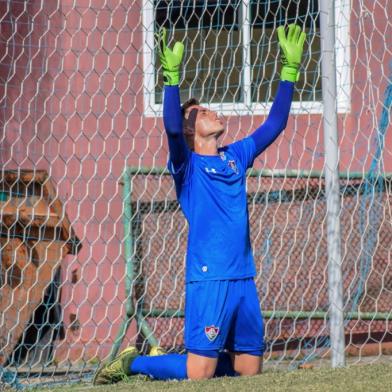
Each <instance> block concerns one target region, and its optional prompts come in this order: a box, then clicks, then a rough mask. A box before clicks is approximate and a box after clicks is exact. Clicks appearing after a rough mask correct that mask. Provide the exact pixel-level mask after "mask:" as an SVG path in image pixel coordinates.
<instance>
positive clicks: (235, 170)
mask: <svg viewBox="0 0 392 392" xmlns="http://www.w3.org/2000/svg"><path fill="white" fill-rule="evenodd" d="M229 166H230V168H231V170H233V171H234V173H236V174H238V168H237V165H236V163H235V161H233V160H230V161H229Z"/></svg>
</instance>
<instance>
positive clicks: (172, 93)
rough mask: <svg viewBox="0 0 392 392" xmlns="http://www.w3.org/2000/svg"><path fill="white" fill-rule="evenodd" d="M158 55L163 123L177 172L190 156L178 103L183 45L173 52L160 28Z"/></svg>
mask: <svg viewBox="0 0 392 392" xmlns="http://www.w3.org/2000/svg"><path fill="white" fill-rule="evenodd" d="M156 38H157V43H158V55H159V58H160V61H161V64H162V69H163V82H164V85H165V88H164V99H163V123H164V125H165V130H166V134H167V138H168V143H169V151H170V162H171V164H172V165H173V169H174V172H177V171H178V170H179V169H181V167H183V165H184V163H186V161H187V159H188V158H189V155H190V150H189V148H188V146H187V144H186V141H185V138H184V134H183V127H182V114H181V102H180V90H179V87H178V85H179V81H180V66H181V62H182V58H183V54H184V45H183V44H182V43H181V42H176V43H175V45H174V47H173V50H171V49H170V48H168V47H167V45H166V29H165V28H162V29H161V30H160V31H159V33H158V34H157V37H156Z"/></svg>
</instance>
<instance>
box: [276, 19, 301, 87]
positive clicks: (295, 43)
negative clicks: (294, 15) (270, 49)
mask: <svg viewBox="0 0 392 392" xmlns="http://www.w3.org/2000/svg"><path fill="white" fill-rule="evenodd" d="M305 39H306V34H305V33H304V32H301V27H299V26H298V25H295V24H291V25H289V30H288V33H287V37H286V33H285V30H284V27H283V26H279V27H278V40H279V44H280V47H281V49H282V55H281V59H282V64H283V67H282V71H281V73H280V79H281V80H287V81H289V82H297V81H298V79H299V71H298V69H299V65H300V63H301V58H302V52H303V50H304V43H305Z"/></svg>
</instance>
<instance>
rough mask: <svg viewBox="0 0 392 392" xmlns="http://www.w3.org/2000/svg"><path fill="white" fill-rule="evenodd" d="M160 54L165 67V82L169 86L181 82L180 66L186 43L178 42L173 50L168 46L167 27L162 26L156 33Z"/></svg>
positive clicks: (163, 67)
mask: <svg viewBox="0 0 392 392" xmlns="http://www.w3.org/2000/svg"><path fill="white" fill-rule="evenodd" d="M155 39H156V43H157V47H158V55H159V59H160V60H161V64H162V69H163V82H164V84H165V85H167V86H177V85H178V84H179V83H180V66H181V62H182V58H183V55H184V44H183V43H182V42H176V43H175V44H174V47H173V50H171V49H170V48H168V47H167V46H166V29H165V28H164V27H162V28H161V29H160V30H159V32H158V33H156V34H155Z"/></svg>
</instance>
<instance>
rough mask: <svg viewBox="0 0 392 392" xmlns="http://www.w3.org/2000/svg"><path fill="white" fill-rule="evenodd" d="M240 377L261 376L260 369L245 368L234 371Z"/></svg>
mask: <svg viewBox="0 0 392 392" xmlns="http://www.w3.org/2000/svg"><path fill="white" fill-rule="evenodd" d="M235 371H236V372H237V373H238V374H239V375H240V376H257V375H258V374H261V368H247V369H238V370H235Z"/></svg>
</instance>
